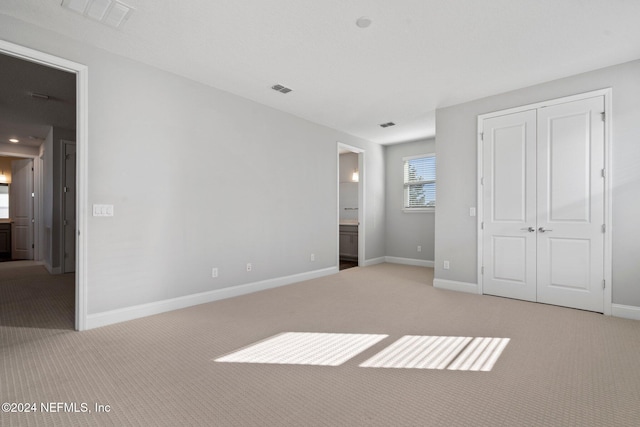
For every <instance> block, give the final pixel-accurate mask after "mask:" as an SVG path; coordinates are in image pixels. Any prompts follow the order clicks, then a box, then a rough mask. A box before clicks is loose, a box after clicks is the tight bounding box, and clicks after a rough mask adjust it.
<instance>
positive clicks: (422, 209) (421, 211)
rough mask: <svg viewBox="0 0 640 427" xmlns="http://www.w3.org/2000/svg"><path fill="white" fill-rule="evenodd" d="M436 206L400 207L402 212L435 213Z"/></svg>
mask: <svg viewBox="0 0 640 427" xmlns="http://www.w3.org/2000/svg"><path fill="white" fill-rule="evenodd" d="M435 211H436V208H402V212H404V213H435Z"/></svg>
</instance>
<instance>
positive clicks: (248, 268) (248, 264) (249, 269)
mask: <svg viewBox="0 0 640 427" xmlns="http://www.w3.org/2000/svg"><path fill="white" fill-rule="evenodd" d="M251 268H252V266H251V263H250V262H248V263H247V271H251Z"/></svg>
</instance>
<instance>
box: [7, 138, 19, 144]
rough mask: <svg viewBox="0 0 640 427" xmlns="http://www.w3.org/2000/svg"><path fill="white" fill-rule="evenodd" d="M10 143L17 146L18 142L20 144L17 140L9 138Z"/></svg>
mask: <svg viewBox="0 0 640 427" xmlns="http://www.w3.org/2000/svg"><path fill="white" fill-rule="evenodd" d="M9 142H13V143H14V144H17V143H18V142H20V140H19V139H16V138H9Z"/></svg>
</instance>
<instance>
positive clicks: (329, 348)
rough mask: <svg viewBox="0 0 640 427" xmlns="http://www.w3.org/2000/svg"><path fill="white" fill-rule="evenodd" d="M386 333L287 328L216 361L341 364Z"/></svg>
mask: <svg viewBox="0 0 640 427" xmlns="http://www.w3.org/2000/svg"><path fill="white" fill-rule="evenodd" d="M386 337H387V336H386V335H374V334H327V333H318V332H285V333H282V334H278V335H277V336H275V337H272V338H269V339H267V340H264V341H261V342H259V343H257V344H254V345H251V346H249V347H247V348H244V349H242V350H238V351H235V352H233V353H231V354H229V355H226V356H223V357H219V358H217V359H216V360H215V361H216V362H235V363H278V364H283V365H316V366H339V365H342V364H343V363H344V362H346V361H347V360H349V359H351V358H352V357H354V356H356V355H357V354H359V353H361V352H363V351H364V350H366V349H367V348H369V347H371V346H372V345H374V344H375V343H377V342H378V341H380V340H382V339H384V338H386Z"/></svg>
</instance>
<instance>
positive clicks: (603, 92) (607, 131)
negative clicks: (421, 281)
mask: <svg viewBox="0 0 640 427" xmlns="http://www.w3.org/2000/svg"><path fill="white" fill-rule="evenodd" d="M596 96H604V108H605V113H606V114H605V120H604V167H605V174H604V225H605V233H604V280H605V288H604V314H605V315H608V316H610V315H611V314H612V313H611V306H612V302H613V301H612V298H613V292H612V288H613V281H612V270H611V264H612V250H611V245H612V233H611V231H612V228H611V213H612V206H613V203H612V195H613V192H612V188H613V187H612V181H613V180H612V175H613V170H612V165H613V163H612V158H611V156H612V152H613V150H612V149H611V145H612V135H613V133H612V128H613V118H612V97H613V92H612V89H611V88H605V89H599V90H595V91H590V92H584V93H580V94H576V95H571V96H566V97H562V98H555V99H552V100H548V101H543V102H537V103H534V104H528V105H523V106H520V107H514V108H508V109H505V110H500V111H494V112H491V113H486V114H480V115H478V124H477V126H478V134H477V141H478V143H477V147H478V150H477V162H478V163H477V165H478V171H477V173H478V174H477V180H476V182H477V189H476V191H477V193H476V197H477V205H478V206H477V225H476V227H477V242H476V243H477V273H476V274H477V277H478V294H483V292H484V291H483V274H482V273H483V272H482V263H483V262H482V261H483V251H482V246H483V245H482V243H483V239H484V231H483V227H482V226H483V222H484V206H483V203H482V194H483V191H482V187H483V182H482V179H483V170H484V169H483V168H484V165H483V161H482V157H483V156H482V153H483V140H482V134H483V132H484V120H485V119H489V118H492V117H498V116H504V115H507V114H513V113H520V112H522V111H526V110H532V109H538V108H543V107H549V106H552V105H558V104H564V103H568V102H573V101H579V100H583V99H587V98H594V97H596Z"/></svg>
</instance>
